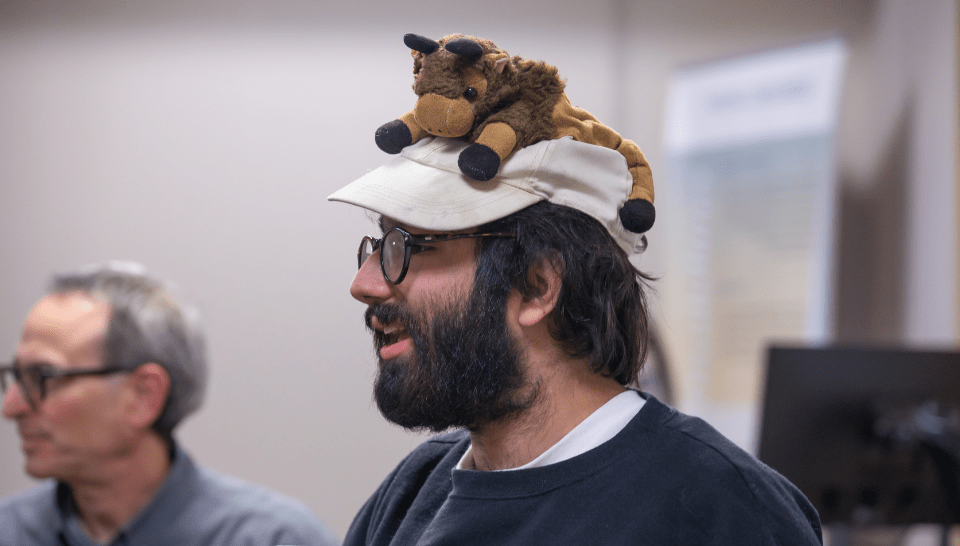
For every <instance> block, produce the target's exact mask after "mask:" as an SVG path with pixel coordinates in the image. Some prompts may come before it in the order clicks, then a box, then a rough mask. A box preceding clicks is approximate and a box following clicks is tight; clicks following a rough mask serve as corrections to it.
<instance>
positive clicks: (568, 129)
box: [553, 95, 655, 233]
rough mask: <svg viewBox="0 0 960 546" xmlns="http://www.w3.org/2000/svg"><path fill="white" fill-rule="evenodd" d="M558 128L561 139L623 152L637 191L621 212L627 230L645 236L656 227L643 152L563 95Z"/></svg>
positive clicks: (650, 180) (556, 118) (649, 175)
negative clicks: (572, 139) (570, 139)
mask: <svg viewBox="0 0 960 546" xmlns="http://www.w3.org/2000/svg"><path fill="white" fill-rule="evenodd" d="M553 119H554V123H555V124H556V127H557V138H560V137H564V136H571V137H573V138H574V140H578V141H580V142H586V143H589V144H596V145H598V146H604V147H607V148H610V149H611V150H616V151H618V152H620V153H621V154H622V155H623V157H624V158H626V160H627V168H628V169H629V170H630V175H631V176H632V177H633V188H632V190H631V192H630V195H629V196H628V197H627V204H626V205H625V206H624V209H623V210H621V211H620V219H621V221H622V222H623V225H624V227H625V228H627V229H628V230H629V231H633V232H635V233H643V232H645V231H647V230H648V229H650V227H651V226H652V225H653V220H654V217H655V214H654V208H653V174H652V173H651V172H650V164H649V163H647V158H645V157H644V156H643V152H641V151H640V148H639V147H638V146H637V145H636V144H635V143H634V142H633V141H632V140H627V139H625V138H623V137H621V136H620V134H619V133H617V132H616V131H614V130H613V129H611V128H610V127H607V126H606V125H604V124H603V123H600V121H599V120H598V119H597V118H595V117H593V115H592V114H590V112H587V111H586V110H584V109H582V108H577V107H576V106H573V105H572V104H570V99H568V98H567V96H566V95H562V96H561V97H560V98H559V100H558V104H557V106H556V108H555V109H554V114H553Z"/></svg>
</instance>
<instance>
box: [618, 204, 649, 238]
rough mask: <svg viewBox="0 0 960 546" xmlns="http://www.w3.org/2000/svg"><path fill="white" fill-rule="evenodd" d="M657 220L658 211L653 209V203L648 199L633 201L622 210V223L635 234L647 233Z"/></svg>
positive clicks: (624, 205)
mask: <svg viewBox="0 0 960 546" xmlns="http://www.w3.org/2000/svg"><path fill="white" fill-rule="evenodd" d="M656 218H657V211H656V209H654V208H653V203H651V202H650V201H647V200H646V199H631V200H629V201H627V202H626V203H624V204H623V208H622V209H620V222H622V223H623V227H625V228H627V230H628V231H632V232H633V233H645V232H646V231H647V230H648V229H650V228H651V227H653V221H654V220H656Z"/></svg>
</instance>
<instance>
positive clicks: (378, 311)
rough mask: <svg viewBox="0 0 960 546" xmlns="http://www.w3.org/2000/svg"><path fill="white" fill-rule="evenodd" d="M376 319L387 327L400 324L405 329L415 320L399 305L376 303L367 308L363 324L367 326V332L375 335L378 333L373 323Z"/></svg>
mask: <svg viewBox="0 0 960 546" xmlns="http://www.w3.org/2000/svg"><path fill="white" fill-rule="evenodd" d="M374 317H376V318H377V320H378V321H380V323H381V324H384V325H386V324H390V323H392V322H399V323H400V324H401V325H402V326H403V327H404V328H409V326H410V324H411V323H412V322H413V321H414V320H415V319H414V316H413V313H411V312H410V310H409V309H406V308H405V307H404V306H402V305H400V304H399V303H375V304H373V305H371V306H369V307H367V310H366V311H364V313H363V323H364V324H365V325H366V326H367V330H369V331H370V332H371V333H373V334H377V333H378V332H377V331H376V330H375V329H374V328H373V323H372V321H373V318H374Z"/></svg>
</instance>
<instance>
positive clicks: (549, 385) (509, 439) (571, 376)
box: [470, 362, 625, 470]
mask: <svg viewBox="0 0 960 546" xmlns="http://www.w3.org/2000/svg"><path fill="white" fill-rule="evenodd" d="M558 369H559V370H577V372H575V373H563V372H561V373H550V374H549V375H546V376H541V377H540V383H539V385H540V389H541V391H540V396H539V398H538V399H537V401H536V403H535V404H534V406H533V407H531V408H530V409H528V410H526V411H524V412H523V413H522V414H520V415H518V416H516V417H514V418H508V419H505V420H503V421H499V422H496V423H490V424H486V425H483V426H481V427H478V428H476V429H474V430H471V431H470V441H471V446H472V447H471V454H472V458H473V461H472V462H473V466H474V468H476V469H477V470H504V469H508V468H517V467H519V466H523V465H525V464H527V463H529V462H530V461H532V460H534V459H536V458H537V457H538V456H540V455H541V454H542V453H543V452H545V451H546V450H547V449H549V448H550V447H551V446H553V445H554V444H556V443H557V442H559V441H560V440H561V439H562V438H563V437H564V436H566V435H567V433H569V432H570V431H571V430H573V429H574V428H575V427H576V426H577V425H579V424H580V423H581V422H583V420H584V419H586V418H587V417H589V416H590V415H591V414H592V413H593V412H595V411H596V410H597V409H599V408H600V407H601V406H603V405H604V404H606V403H607V402H609V401H610V399H612V398H613V397H614V396H616V395H618V394H620V393H622V392H624V390H625V389H624V387H623V386H621V385H620V384H618V383H617V382H616V381H614V380H613V379H610V378H605V377H602V376H600V375H597V374H595V373H593V372H592V371H590V370H588V369H587V366H586V364H585V363H582V362H564V363H556V362H554V363H553V370H554V371H555V370H558Z"/></svg>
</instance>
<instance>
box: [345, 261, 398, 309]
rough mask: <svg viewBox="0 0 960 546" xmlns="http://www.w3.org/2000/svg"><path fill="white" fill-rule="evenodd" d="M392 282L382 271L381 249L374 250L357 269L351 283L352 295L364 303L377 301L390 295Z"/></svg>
mask: <svg viewBox="0 0 960 546" xmlns="http://www.w3.org/2000/svg"><path fill="white" fill-rule="evenodd" d="M390 290H391V287H390V284H389V283H387V280H386V279H384V278H383V272H382V271H380V250H379V249H378V250H376V251H374V253H373V254H371V255H370V257H369V258H367V261H365V262H363V265H361V266H360V270H359V271H357V275H356V276H355V277H354V278H353V283H352V284H351V285H350V295H351V296H353V297H354V298H355V299H357V300H358V301H361V302H363V303H367V304H369V303H375V302H378V301H383V300H385V299H387V298H389V297H390Z"/></svg>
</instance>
